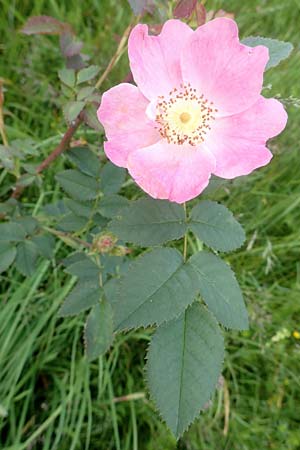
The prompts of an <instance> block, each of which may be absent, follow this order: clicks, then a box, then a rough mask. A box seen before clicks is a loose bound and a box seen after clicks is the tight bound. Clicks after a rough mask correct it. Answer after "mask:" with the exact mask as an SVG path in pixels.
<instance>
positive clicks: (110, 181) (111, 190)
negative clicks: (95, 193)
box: [100, 162, 126, 194]
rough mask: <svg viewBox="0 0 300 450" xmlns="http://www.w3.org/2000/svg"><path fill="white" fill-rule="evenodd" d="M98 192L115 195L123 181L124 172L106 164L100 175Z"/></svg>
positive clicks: (108, 163) (119, 168)
mask: <svg viewBox="0 0 300 450" xmlns="http://www.w3.org/2000/svg"><path fill="white" fill-rule="evenodd" d="M100 177H101V180H100V190H101V191H102V192H103V193H104V194H116V193H117V192H119V190H120V189H121V187H122V184H123V183H124V181H125V177H126V170H125V169H123V168H121V167H117V166H115V165H114V164H111V163H110V162H107V163H106V164H105V165H104V166H103V168H102V170H101V174H100Z"/></svg>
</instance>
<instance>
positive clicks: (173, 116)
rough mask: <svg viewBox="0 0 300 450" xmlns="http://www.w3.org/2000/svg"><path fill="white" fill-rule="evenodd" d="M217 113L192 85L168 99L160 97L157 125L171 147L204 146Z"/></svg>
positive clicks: (170, 95)
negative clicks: (176, 145)
mask: <svg viewBox="0 0 300 450" xmlns="http://www.w3.org/2000/svg"><path fill="white" fill-rule="evenodd" d="M217 111H218V110H217V109H216V108H215V107H214V105H213V102H209V100H208V99H206V98H204V95H203V94H199V93H198V92H197V89H194V88H192V86H191V85H190V83H188V84H181V85H180V88H174V89H173V90H172V91H170V92H169V95H168V96H164V95H162V96H159V97H158V101H157V104H156V116H155V121H156V124H157V129H158V131H159V133H160V134H161V136H162V137H163V138H164V139H166V140H167V142H168V143H169V144H178V145H183V144H190V145H192V146H196V145H199V144H201V143H202V142H204V140H205V136H206V135H207V133H208V132H209V130H210V129H211V122H212V121H213V120H215V113H216V112H217Z"/></svg>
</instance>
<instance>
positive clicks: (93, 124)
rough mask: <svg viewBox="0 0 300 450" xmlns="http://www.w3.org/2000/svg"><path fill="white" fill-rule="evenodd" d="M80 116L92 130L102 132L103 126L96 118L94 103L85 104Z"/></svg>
mask: <svg viewBox="0 0 300 450" xmlns="http://www.w3.org/2000/svg"><path fill="white" fill-rule="evenodd" d="M82 117H83V120H84V122H85V123H86V124H87V125H88V126H89V127H90V128H93V130H96V131H99V132H100V133H101V132H103V127H102V125H101V123H100V122H99V120H98V118H97V107H96V106H95V105H92V104H89V105H86V107H85V108H84V110H83V111H82Z"/></svg>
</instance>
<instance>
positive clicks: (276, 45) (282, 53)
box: [242, 36, 293, 70]
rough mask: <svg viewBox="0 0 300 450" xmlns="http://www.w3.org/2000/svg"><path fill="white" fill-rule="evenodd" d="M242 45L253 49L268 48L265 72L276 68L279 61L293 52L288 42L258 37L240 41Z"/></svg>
mask: <svg viewBox="0 0 300 450" xmlns="http://www.w3.org/2000/svg"><path fill="white" fill-rule="evenodd" d="M242 44H245V45H249V47H255V46H256V45H264V46H265V47H268V49H269V56H270V59H269V61H268V64H267V66H266V70H268V69H270V68H271V67H275V66H277V65H278V64H279V63H280V62H281V61H283V60H284V59H286V58H288V57H289V56H290V53H291V52H292V50H293V45H292V44H291V43H290V42H283V41H278V40H277V39H270V38H265V37H260V36H249V37H247V38H245V39H243V40H242Z"/></svg>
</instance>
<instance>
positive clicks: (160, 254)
mask: <svg viewBox="0 0 300 450" xmlns="http://www.w3.org/2000/svg"><path fill="white" fill-rule="evenodd" d="M194 281H195V277H194V273H193V271H192V270H191V268H190V267H189V266H184V264H183V259H182V256H181V254H180V253H179V252H178V251H177V250H175V249H171V248H159V249H155V250H153V251H151V252H149V253H146V254H144V255H142V256H141V257H139V258H138V259H137V260H136V261H134V262H133V264H132V266H131V268H130V269H129V270H128V272H126V274H125V276H124V277H123V278H122V279H121V280H120V282H119V283H116V284H115V285H114V289H111V288H110V289H109V290H108V291H106V295H107V298H108V299H109V301H110V303H111V305H112V307H113V310H114V322H115V329H116V330H123V329H127V328H135V327H141V326H144V327H146V326H148V325H152V324H154V323H156V324H160V323H162V322H164V321H166V320H170V319H172V318H174V317H176V316H178V315H179V314H180V313H181V312H182V311H183V310H184V309H185V308H186V307H187V306H188V305H189V304H190V303H192V301H193V300H194V298H195V295H196V293H197V287H196V285H195V282H194ZM104 289H105V287H104Z"/></svg>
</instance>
